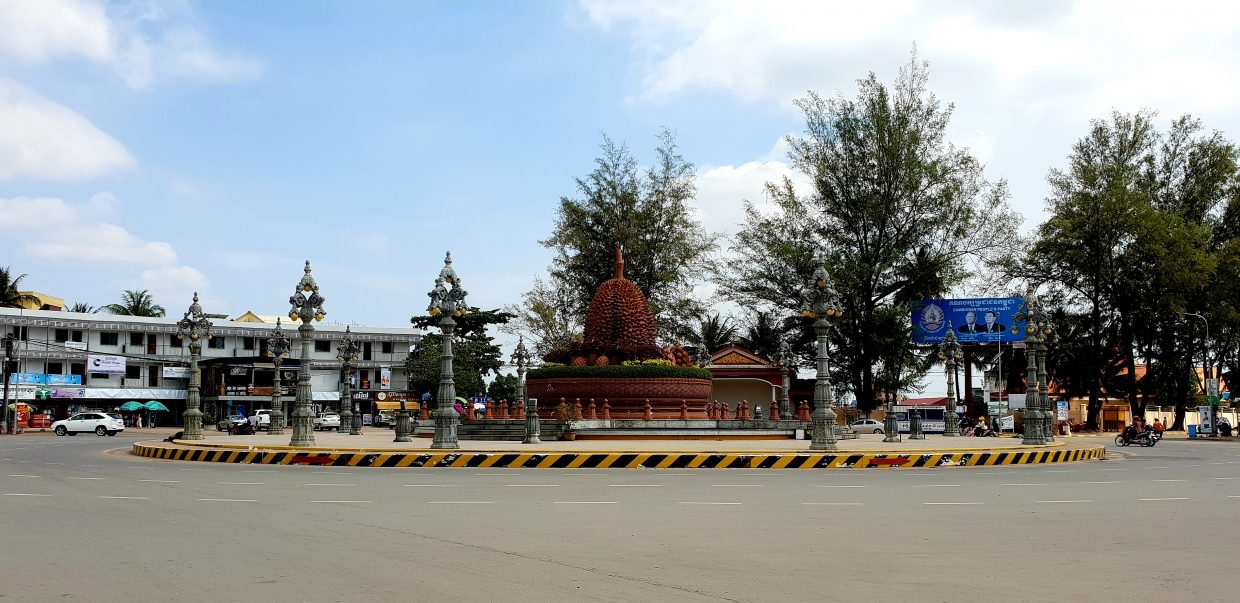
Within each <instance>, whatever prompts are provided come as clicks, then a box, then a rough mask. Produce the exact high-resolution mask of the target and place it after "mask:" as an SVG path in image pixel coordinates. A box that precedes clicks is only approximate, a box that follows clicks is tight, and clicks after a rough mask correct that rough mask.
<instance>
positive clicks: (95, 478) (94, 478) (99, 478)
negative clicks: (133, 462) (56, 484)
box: [65, 477, 142, 481]
mask: <svg viewBox="0 0 1240 603" xmlns="http://www.w3.org/2000/svg"><path fill="white" fill-rule="evenodd" d="M65 479H93V480H101V479H103V478H102V477H66V478H65ZM138 481H142V480H138Z"/></svg>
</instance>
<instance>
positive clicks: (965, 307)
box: [912, 297, 1025, 344]
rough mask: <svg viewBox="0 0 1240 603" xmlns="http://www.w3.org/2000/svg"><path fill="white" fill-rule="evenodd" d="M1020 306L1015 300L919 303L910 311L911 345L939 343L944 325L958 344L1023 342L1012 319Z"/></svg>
mask: <svg viewBox="0 0 1240 603" xmlns="http://www.w3.org/2000/svg"><path fill="white" fill-rule="evenodd" d="M1023 303H1024V300H1023V299H1022V298H1019V297H988V298H979V299H925V300H922V301H921V302H920V303H918V304H916V305H915V306H914V308H913V317H912V318H913V343H939V342H941V341H943V336H944V335H945V334H946V333H947V328H948V325H950V326H951V329H952V330H953V331H955V333H956V339H957V340H959V341H960V343H983V344H985V343H997V342H1016V341H1024V340H1025V332H1024V325H1025V323H1023V322H1021V323H1017V322H1016V321H1015V319H1014V318H1013V315H1014V314H1016V312H1017V310H1019V309H1020V307H1021V304H1023ZM1013 326H1015V331H1016V332H1015V333H1013V332H1012V331H1013Z"/></svg>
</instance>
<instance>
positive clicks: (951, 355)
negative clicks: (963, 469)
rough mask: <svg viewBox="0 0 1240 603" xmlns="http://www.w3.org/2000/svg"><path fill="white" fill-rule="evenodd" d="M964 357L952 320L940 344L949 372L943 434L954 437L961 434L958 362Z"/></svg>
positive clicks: (946, 370) (944, 363)
mask: <svg viewBox="0 0 1240 603" xmlns="http://www.w3.org/2000/svg"><path fill="white" fill-rule="evenodd" d="M962 358H964V354H963V353H962V352H961V351H960V342H959V341H956V330H955V329H954V328H952V323H951V321H948V323H947V335H945V336H944V337H943V343H940V344H939V360H942V361H943V370H944V371H945V372H946V373H947V409H946V410H947V412H945V413H943V419H944V422H943V435H944V436H947V437H954V436H958V435H960V421H959V419H957V418H956V380H955V379H953V377H955V375H956V363H957V362H959V361H960V360H961V359H962Z"/></svg>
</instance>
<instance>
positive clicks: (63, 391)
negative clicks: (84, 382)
mask: <svg viewBox="0 0 1240 603" xmlns="http://www.w3.org/2000/svg"><path fill="white" fill-rule="evenodd" d="M52 397H53V398H85V397H86V388H85V387H57V388H55V389H53V390H52Z"/></svg>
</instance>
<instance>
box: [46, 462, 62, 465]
mask: <svg viewBox="0 0 1240 603" xmlns="http://www.w3.org/2000/svg"><path fill="white" fill-rule="evenodd" d="M43 464H44V465H63V464H64V463H48V462H44V463H43Z"/></svg>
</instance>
